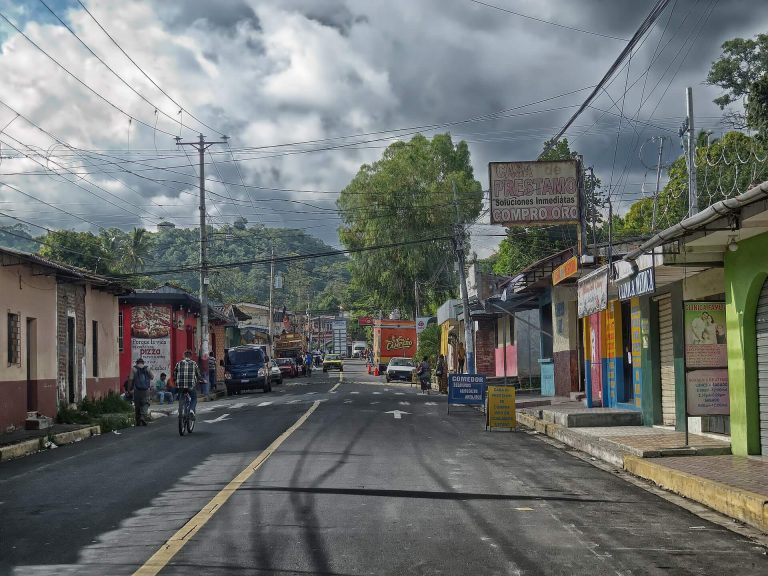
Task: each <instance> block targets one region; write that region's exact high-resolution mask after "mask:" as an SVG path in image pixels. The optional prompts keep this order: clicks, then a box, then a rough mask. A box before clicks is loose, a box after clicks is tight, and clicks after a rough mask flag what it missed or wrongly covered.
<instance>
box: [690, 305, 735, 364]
mask: <svg viewBox="0 0 768 576" xmlns="http://www.w3.org/2000/svg"><path fill="white" fill-rule="evenodd" d="M727 366H728V349H727V347H726V342H725V302H686V303H685V367H686V368H689V369H690V368H725V367H727Z"/></svg>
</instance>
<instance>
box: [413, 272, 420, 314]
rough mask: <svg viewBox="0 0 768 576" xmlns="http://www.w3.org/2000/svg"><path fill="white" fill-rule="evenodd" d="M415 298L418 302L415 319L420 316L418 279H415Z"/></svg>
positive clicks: (416, 302)
mask: <svg viewBox="0 0 768 576" xmlns="http://www.w3.org/2000/svg"><path fill="white" fill-rule="evenodd" d="M413 298H414V302H415V304H416V315H415V316H414V317H413V319H414V320H416V319H417V318H418V317H419V282H418V281H417V280H416V279H414V280H413Z"/></svg>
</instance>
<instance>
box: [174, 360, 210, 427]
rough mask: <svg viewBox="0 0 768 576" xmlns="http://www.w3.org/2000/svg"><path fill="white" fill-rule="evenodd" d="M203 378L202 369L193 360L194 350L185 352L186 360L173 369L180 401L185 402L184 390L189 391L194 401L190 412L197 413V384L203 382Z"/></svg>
mask: <svg viewBox="0 0 768 576" xmlns="http://www.w3.org/2000/svg"><path fill="white" fill-rule="evenodd" d="M202 379H203V376H202V374H201V373H200V367H199V366H198V365H197V362H195V361H194V360H192V350H186V351H185V352H184V359H183V360H181V361H179V362H178V363H177V364H176V367H175V368H174V369H173V381H174V382H176V388H177V389H178V391H179V399H180V401H181V402H183V401H184V388H186V389H187V390H188V391H189V395H190V397H191V399H192V405H191V407H190V411H191V413H192V414H194V413H195V408H197V390H196V386H197V383H198V382H200V381H202Z"/></svg>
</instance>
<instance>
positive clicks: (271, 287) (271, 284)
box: [267, 243, 275, 358]
mask: <svg viewBox="0 0 768 576" xmlns="http://www.w3.org/2000/svg"><path fill="white" fill-rule="evenodd" d="M270 244H271V243H270ZM269 250H270V253H271V255H272V258H271V260H270V263H269V320H268V323H267V326H268V328H267V331H268V332H269V356H270V358H271V357H272V356H274V355H275V351H274V347H273V345H272V333H273V332H274V326H273V325H272V323H273V322H274V316H275V311H274V308H273V307H272V293H273V291H274V289H275V247H274V246H273V245H270V247H269Z"/></svg>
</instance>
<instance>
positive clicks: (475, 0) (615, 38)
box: [469, 0, 629, 42]
mask: <svg viewBox="0 0 768 576" xmlns="http://www.w3.org/2000/svg"><path fill="white" fill-rule="evenodd" d="M469 1H470V2H474V3H475V4H480V5H481V6H487V7H488V8H493V9H494V10H499V11H501V12H506V13H507V14H514V15H515V16H520V17H521V18H527V19H528V20H533V21H535V22H541V23H542V24H549V25H550V26H557V27H558V28H565V29H567V30H574V31H576V32H582V33H584V34H592V35H593V36H601V37H602V38H610V39H612V40H621V41H622V42H628V41H629V40H627V39H626V38H620V37H618V36H611V35H610V34H601V33H600V32H593V31H592V30H585V29H584V28H576V27H574V26H566V25H565V24H560V23H559V22H552V21H551V20H544V19H543V18H535V17H533V16H529V15H528V14H523V13H522V12H515V11H514V10H508V9H507V8H501V7H500V6H494V5H493V4H487V3H485V2H480V1H479V0H469Z"/></svg>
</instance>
